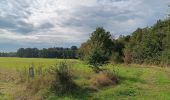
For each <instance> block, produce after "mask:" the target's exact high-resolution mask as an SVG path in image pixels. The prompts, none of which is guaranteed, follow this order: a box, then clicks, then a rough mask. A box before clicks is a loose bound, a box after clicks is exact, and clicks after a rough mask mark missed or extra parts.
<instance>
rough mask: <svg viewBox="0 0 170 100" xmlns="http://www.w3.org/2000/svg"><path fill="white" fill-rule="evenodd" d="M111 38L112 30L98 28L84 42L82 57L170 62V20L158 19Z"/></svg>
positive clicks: (124, 60) (121, 61) (141, 62)
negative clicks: (130, 32) (150, 23)
mask: <svg viewBox="0 0 170 100" xmlns="http://www.w3.org/2000/svg"><path fill="white" fill-rule="evenodd" d="M110 39H111V34H110V32H106V31H105V30H104V29H103V28H101V27H99V28H96V30H95V31H94V32H93V33H92V34H91V36H90V39H89V40H88V41H87V42H85V43H82V45H81V47H80V49H79V58H80V59H82V60H87V61H88V59H89V58H94V57H97V58H100V57H101V59H105V58H107V59H109V61H112V62H115V63H123V62H124V63H137V64H154V65H167V66H169V65H170V19H165V20H158V21H157V23H156V24H155V25H153V26H152V27H146V28H138V29H137V30H136V31H134V32H133V33H132V34H131V35H128V36H120V37H119V38H118V39H113V38H112V43H110ZM110 50H111V52H110ZM99 55H100V56H99ZM107 59H105V60H107Z"/></svg>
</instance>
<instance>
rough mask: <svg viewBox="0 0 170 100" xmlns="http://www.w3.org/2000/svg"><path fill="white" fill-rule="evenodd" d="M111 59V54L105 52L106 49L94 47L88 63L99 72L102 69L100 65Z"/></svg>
mask: <svg viewBox="0 0 170 100" xmlns="http://www.w3.org/2000/svg"><path fill="white" fill-rule="evenodd" d="M108 60H109V55H108V54H105V53H104V51H102V50H99V49H94V50H93V52H92V53H91V54H90V55H89V59H88V63H89V64H90V65H91V66H90V67H92V69H93V70H94V71H95V72H96V73H98V72H100V71H101V69H100V67H101V66H102V65H103V64H106V63H107V61H108Z"/></svg>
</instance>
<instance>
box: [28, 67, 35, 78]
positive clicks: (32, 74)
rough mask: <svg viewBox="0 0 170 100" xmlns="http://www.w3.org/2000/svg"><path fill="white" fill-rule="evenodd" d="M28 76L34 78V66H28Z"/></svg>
mask: <svg viewBox="0 0 170 100" xmlns="http://www.w3.org/2000/svg"><path fill="white" fill-rule="evenodd" d="M29 77H31V78H34V67H33V66H31V67H30V68H29Z"/></svg>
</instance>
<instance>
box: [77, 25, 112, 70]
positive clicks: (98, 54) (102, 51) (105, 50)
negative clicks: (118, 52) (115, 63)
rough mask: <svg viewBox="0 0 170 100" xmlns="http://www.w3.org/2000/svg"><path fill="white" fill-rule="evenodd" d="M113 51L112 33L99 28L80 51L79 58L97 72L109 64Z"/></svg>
mask: <svg viewBox="0 0 170 100" xmlns="http://www.w3.org/2000/svg"><path fill="white" fill-rule="evenodd" d="M112 50H113V42H112V37H111V34H110V32H106V31H105V30H104V29H103V28H101V27H98V28H96V30H95V31H94V32H93V33H92V34H91V36H90V39H89V40H88V41H87V42H86V43H83V44H82V45H81V47H80V49H79V55H80V56H79V57H80V58H81V59H83V60H85V61H87V62H88V63H89V64H90V65H91V66H92V68H93V69H94V71H95V72H98V71H99V70H100V68H99V67H100V66H102V65H103V64H105V63H107V61H108V60H109V59H110V55H111V54H112Z"/></svg>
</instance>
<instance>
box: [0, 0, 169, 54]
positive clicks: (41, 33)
mask: <svg viewBox="0 0 170 100" xmlns="http://www.w3.org/2000/svg"><path fill="white" fill-rule="evenodd" d="M168 4H170V0H0V51H1V52H11V51H16V50H17V49H18V48H21V47H22V48H26V47H37V48H44V47H45V48H46V47H61V46H62V47H70V46H72V45H76V46H80V45H81V43H82V42H85V41H86V40H87V39H88V38H89V36H90V33H92V32H93V31H94V30H95V29H96V27H104V28H105V29H106V30H107V31H110V32H111V33H112V35H113V36H114V37H118V36H119V35H128V34H131V33H132V32H133V31H135V30H136V29H137V28H138V27H141V28H142V27H146V26H151V25H153V24H154V23H156V21H157V20H158V19H165V18H166V17H167V14H168V13H169V12H170V9H169V8H168Z"/></svg>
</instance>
